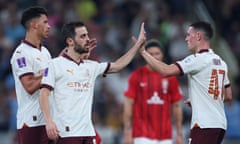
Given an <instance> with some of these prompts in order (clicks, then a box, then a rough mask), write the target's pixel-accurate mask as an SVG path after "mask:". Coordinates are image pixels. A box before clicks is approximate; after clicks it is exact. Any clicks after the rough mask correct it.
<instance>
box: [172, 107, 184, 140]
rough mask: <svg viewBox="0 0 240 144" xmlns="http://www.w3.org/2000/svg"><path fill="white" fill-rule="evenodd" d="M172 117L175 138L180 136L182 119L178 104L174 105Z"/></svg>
mask: <svg viewBox="0 0 240 144" xmlns="http://www.w3.org/2000/svg"><path fill="white" fill-rule="evenodd" d="M173 116H174V120H175V125H176V130H177V136H182V119H183V118H182V108H181V106H180V103H177V104H175V105H174V108H173Z"/></svg>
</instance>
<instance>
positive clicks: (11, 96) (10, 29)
mask: <svg viewBox="0 0 240 144" xmlns="http://www.w3.org/2000/svg"><path fill="white" fill-rule="evenodd" d="M35 5H39V6H43V7H45V8H46V9H47V10H48V12H49V23H50V25H51V32H50V34H49V38H48V39H47V40H46V41H44V45H46V46H47V47H48V48H49V50H50V52H51V53H52V56H53V57H56V56H57V55H58V53H59V52H60V51H61V50H62V48H63V47H64V44H63V41H61V35H60V28H61V26H62V25H63V23H66V22H68V21H75V20H82V21H84V22H85V23H86V25H87V27H88V30H89V33H90V36H91V37H96V38H97V40H98V45H97V48H96V49H95V50H94V51H93V54H92V56H91V58H92V59H95V60H99V61H110V60H111V61H113V60H115V59H116V58H118V57H119V56H120V55H121V54H123V53H124V52H125V51H126V50H127V49H128V48H129V45H130V44H131V40H130V38H131V36H132V35H135V36H136V35H137V33H138V30H139V26H140V23H141V22H142V21H145V26H146V31H147V38H148V39H150V38H156V39H158V40H160V41H161V43H162V44H163V45H164V53H165V60H166V62H167V63H171V62H174V61H176V60H178V59H181V58H183V57H185V56H186V55H188V54H189V52H188V51H187V48H186V43H185V41H184V39H185V32H186V28H187V26H188V24H190V23H192V22H194V21H196V20H205V21H208V22H210V23H212V24H213V26H214V29H215V31H216V33H215V36H214V40H213V41H212V48H213V49H214V50H215V51H216V52H217V53H218V54H220V55H221V56H222V57H223V59H224V60H225V61H226V62H227V64H228V66H229V71H230V73H229V75H230V78H231V80H232V86H233V94H234V100H233V102H232V103H228V104H226V113H227V118H228V131H227V133H226V136H225V139H224V144H240V73H239V66H240V64H239V62H240V0H0V20H1V21H0V144H16V141H15V139H16V136H15V132H16V130H15V129H16V117H15V115H16V110H17V102H16V95H15V91H14V81H13V77H12V74H11V68H10V64H9V59H10V57H11V53H12V51H13V50H14V49H15V47H16V45H18V44H19V43H20V42H21V40H22V39H23V38H24V34H25V30H24V29H23V27H22V26H21V25H20V23H19V19H20V16H21V13H22V11H23V9H25V8H27V7H30V6H35ZM142 64H144V61H143V59H142V58H141V57H140V56H139V55H138V56H136V57H135V59H134V60H133V61H132V62H131V64H130V65H129V66H128V67H127V68H126V69H124V70H123V71H121V72H120V73H118V74H112V75H108V76H107V78H103V79H102V78H99V79H98V80H97V83H96V89H95V98H94V105H93V121H94V124H95V126H96V129H97V131H98V132H99V134H100V136H101V137H102V140H103V144H121V143H122V138H123V137H122V108H123V107H122V104H123V100H124V96H123V91H124V90H125V89H126V87H127V78H128V75H129V73H130V72H131V71H132V70H134V69H135V68H137V67H138V66H139V65H142ZM178 78H179V80H180V85H181V88H182V91H183V94H184V96H185V99H186V98H187V97H188V93H187V81H186V77H178ZM183 110H184V122H183V125H184V141H185V143H186V142H187V137H188V132H189V122H190V117H191V110H190V109H189V108H187V107H186V106H185V105H184V104H183Z"/></svg>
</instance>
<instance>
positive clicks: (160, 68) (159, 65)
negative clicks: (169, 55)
mask: <svg viewBox="0 0 240 144" xmlns="http://www.w3.org/2000/svg"><path fill="white" fill-rule="evenodd" d="M141 55H142V56H143V58H144V59H145V61H146V62H147V63H148V64H149V65H150V66H151V67H152V68H153V69H154V70H155V71H157V72H159V73H160V74H162V75H163V76H164V75H166V74H167V73H166V69H167V68H166V67H167V65H166V64H165V63H163V62H160V61H158V60H157V59H155V58H154V57H153V56H151V55H150V54H149V53H148V52H147V51H145V50H143V51H142V52H141Z"/></svg>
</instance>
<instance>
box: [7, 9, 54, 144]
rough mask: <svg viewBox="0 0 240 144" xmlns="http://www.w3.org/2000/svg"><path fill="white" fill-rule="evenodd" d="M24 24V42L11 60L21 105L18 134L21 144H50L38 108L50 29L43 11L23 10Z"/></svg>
mask: <svg viewBox="0 0 240 144" xmlns="http://www.w3.org/2000/svg"><path fill="white" fill-rule="evenodd" d="M21 23H22V25H23V26H24V28H25V29H26V35H25V39H24V40H22V42H21V43H20V44H19V45H18V47H17V48H16V50H15V51H14V53H13V55H12V57H11V66H12V72H13V75H14V80H15V89H16V94H17V101H18V110H17V133H18V143H19V144H48V143H49V139H48V137H47V134H46V130H45V122H44V119H43V115H42V112H41V110H40V106H39V101H38V98H39V92H40V90H39V89H40V82H41V79H42V76H43V72H44V70H45V69H46V68H47V66H48V62H49V61H50V59H51V55H50V53H49V51H48V49H47V48H46V47H45V46H43V45H42V44H41V42H42V40H43V39H45V38H47V37H48V33H49V29H50V25H49V23H48V17H47V11H46V10H45V9H44V8H42V7H31V8H28V9H26V10H24V12H23V14H22V18H21Z"/></svg>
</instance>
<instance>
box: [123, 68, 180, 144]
mask: <svg viewBox="0 0 240 144" xmlns="http://www.w3.org/2000/svg"><path fill="white" fill-rule="evenodd" d="M128 82H129V83H128V90H127V91H125V93H124V95H125V96H126V97H129V98H132V99H134V104H133V119H132V124H133V125H132V127H133V128H132V129H133V137H147V138H150V139H158V140H162V139H171V138H172V126H171V125H172V124H171V104H172V103H174V102H177V101H179V100H181V99H182V95H181V93H180V89H179V84H178V81H177V78H176V77H166V78H164V77H162V76H161V75H160V74H159V73H158V72H154V71H151V70H149V69H148V68H147V67H146V66H144V67H141V68H139V69H137V70H136V71H134V72H133V73H132V74H131V75H130V78H129V81H128Z"/></svg>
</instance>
